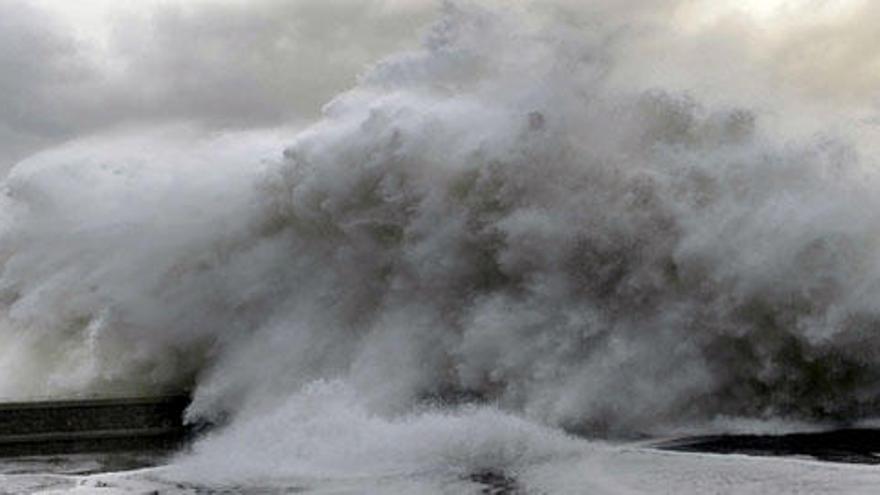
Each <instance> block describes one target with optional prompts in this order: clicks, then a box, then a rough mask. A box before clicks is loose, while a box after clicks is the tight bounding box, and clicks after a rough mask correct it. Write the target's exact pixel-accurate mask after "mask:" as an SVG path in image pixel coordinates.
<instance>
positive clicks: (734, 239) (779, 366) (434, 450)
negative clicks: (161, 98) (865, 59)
mask: <svg viewBox="0 0 880 495" xmlns="http://www.w3.org/2000/svg"><path fill="white" fill-rule="evenodd" d="M636 10H638V9H636ZM583 15H584V16H585V17H583V18H577V19H580V21H578V20H577V19H575V20H570V22H562V21H560V20H559V19H558V18H557V17H555V16H553V15H550V14H546V15H541V16H538V15H536V14H535V15H526V14H525V13H524V11H522V10H519V9H512V10H504V9H498V8H492V7H481V6H474V5H471V4H459V3H444V4H443V6H442V8H441V12H440V14H439V16H438V17H439V18H438V20H437V21H436V23H434V24H433V25H432V26H431V27H430V28H429V29H428V30H427V31H426V33H425V35H424V37H423V43H422V45H421V46H420V47H418V48H414V49H413V50H410V51H406V52H402V53H398V54H394V55H390V56H388V57H386V58H384V59H383V60H382V61H380V62H378V63H377V64H375V65H374V66H372V67H371V68H370V69H369V70H367V71H365V72H364V73H363V74H362V75H361V77H360V78H359V79H358V82H357V84H356V85H355V86H354V87H352V88H351V89H350V90H348V91H346V92H344V93H342V94H340V95H338V96H336V97H335V98H334V99H332V100H331V101H329V102H328V103H327V104H326V106H325V107H324V110H323V113H322V116H321V117H320V118H319V119H317V120H316V121H315V122H312V123H309V124H307V125H300V126H293V127H288V128H273V129H249V130H242V131H234V132H233V131H223V132H219V131H215V132H209V131H205V130H204V129H200V128H198V127H197V126H194V125H185V124H175V125H163V126H151V127H149V128H146V127H144V128H129V129H125V130H120V131H116V132H113V133H105V134H101V135H96V136H91V137H88V138H82V139H78V140H74V141H72V142H70V143H67V144H64V145H61V146H59V147H56V148H54V149H50V150H46V151H43V152H40V153H38V154H36V155H34V156H31V157H30V158H27V159H25V160H23V161H21V162H20V163H18V164H17V165H16V166H15V167H14V168H13V170H12V171H11V172H10V173H9V175H8V177H7V178H6V179H5V180H4V182H3V192H4V194H3V196H2V199H0V200H2V203H3V204H2V218H0V262H2V266H3V270H2V273H0V304H2V307H0V328H2V331H0V395H2V396H3V397H8V398H16V399H23V398H33V397H47V396H51V397H63V396H82V395H94V394H97V395H142V394H148V393H157V392H165V391H178V390H191V391H192V393H193V404H192V405H191V407H190V408H189V410H188V412H187V420H188V421H193V422H196V421H206V422H211V423H214V424H216V425H217V426H216V428H214V429H213V430H211V431H210V432H208V433H207V434H205V435H204V436H203V437H201V438H199V439H198V440H197V441H196V442H195V443H194V444H193V445H192V446H191V448H190V449H188V450H186V451H185V452H181V453H179V454H178V455H176V456H175V457H173V458H171V459H169V460H164V461H162V462H161V463H160V465H159V466H149V467H144V468H142V469H138V470H130V469H127V470H124V471H122V472H117V473H104V474H94V473H91V472H78V471H76V469H75V466H76V465H77V462H75V461H70V463H66V461H65V462H62V463H61V467H60V468H47V469H46V472H45V473H42V474H35V473H34V471H40V469H31V470H30V471H28V472H21V471H20V470H19V471H18V472H16V470H15V468H14V466H13V467H9V466H10V465H7V468H4V469H5V471H3V473H2V474H0V484H2V485H3V489H4V490H6V491H8V492H10V493H17V492H37V491H45V492H47V493H52V492H60V493H108V494H110V493H151V492H155V491H158V492H159V493H193V494H195V493H200V494H201V493H238V492H246V493H505V492H506V493H596V494H602V493H744V494H745V493H780V494H782V493H875V492H876V491H877V489H878V486H880V471H877V470H876V469H875V468H873V467H871V466H860V465H837V464H828V463H821V462H817V461H813V460H805V459H758V458H749V457H744V456H717V455H711V454H697V453H680V452H663V451H658V450H655V449H652V448H650V446H647V445H644V444H643V443H642V442H640V441H638V440H633V439H643V438H665V437H669V436H673V435H678V434H680V433H681V432H684V431H687V432H690V433H706V432H730V431H735V430H737V429H739V430H746V431H755V430H761V429H768V428H769V429H777V430H780V431H789V430H794V429H798V428H801V427H804V426H805V425H806V426H807V427H810V428H813V427H817V425H824V424H847V423H850V422H857V421H864V420H869V419H871V418H874V417H875V416H876V415H877V410H878V405H880V404H878V397H880V396H878V392H880V365H878V360H877V356H878V353H880V334H878V329H880V326H878V325H880V312H878V309H877V306H876V304H875V301H876V300H877V297H878V296H880V257H878V256H877V253H878V252H880V251H878V244H880V236H878V232H880V215H878V214H877V212H880V195H878V194H877V192H878V191H880V177H878V174H877V170H878V169H877V162H876V156H877V155H876V148H875V145H874V144H873V143H875V142H878V141H876V140H875V139H874V137H875V134H876V121H875V120H872V117H871V116H872V115H873V113H872V112H873V110H872V109H873V107H872V104H871V103H870V101H871V100H870V98H867V97H864V98H863V99H859V98H862V97H861V96H860V93H858V92H857V91H855V90H853V91H850V92H848V93H847V95H846V98H844V97H841V96H839V95H836V94H826V93H822V92H821V91H819V90H818V89H816V90H810V88H807V90H809V91H807V90H804V91H800V89H803V88H800V89H799V90H798V91H794V90H787V89H786V88H787V87H788V86H785V85H784V84H781V83H780V84H781V85H772V84H771V83H770V82H766V81H769V80H771V79H772V78H771V76H770V75H771V74H775V75H777V76H778V75H779V74H780V73H784V74H788V73H787V72H785V71H786V70H789V69H791V67H790V66H789V65H785V64H782V63H781V62H780V63H779V65H773V63H772V62H773V60H770V61H768V60H765V59H764V58H761V57H758V58H761V60H762V61H761V63H758V62H754V61H753V63H751V64H744V65H742V66H741V70H740V71H732V72H728V71H727V66H735V65H736V64H735V62H737V61H738V60H741V59H740V58H737V56H735V54H736V53H738V52H736V51H735V50H733V48H731V47H727V48H725V50H727V51H724V50H721V49H720V48H718V49H717V50H720V51H716V52H715V53H716V56H718V57H722V58H724V57H726V58H727V60H728V63H727V64H709V63H708V62H707V64H706V65H704V66H697V67H696V68H695V66H694V63H695V60H697V59H695V58H694V57H696V56H697V54H700V53H701V49H707V50H708V49H715V48H716V45H717V44H719V43H721V42H722V41H725V39H724V38H719V39H715V38H712V39H708V38H705V37H702V38H700V37H696V40H695V39H691V38H688V37H685V36H683V35H681V33H679V34H678V35H677V36H672V35H671V34H669V33H665V34H664V33H657V32H654V31H651V30H650V29H648V30H643V31H638V30H636V32H635V33H632V32H629V31H627V30H625V29H623V30H621V29H622V28H620V26H617V27H616V28H615V26H614V25H613V24H614V21H613V19H614V16H613V15H611V14H610V13H607V12H606V13H605V14H603V15H605V17H604V19H606V20H608V22H607V23H598V22H597V21H596V20H595V18H593V17H590V16H591V15H594V13H591V12H590V11H589V9H587V11H586V13H583ZM583 19H586V20H583ZM576 21H577V22H576ZM578 22H580V23H578ZM609 25H610V27H609ZM628 25H631V24H628ZM682 29H684V28H682ZM718 36H719V37H721V36H722V35H721V34H719V35H718ZM621 40H622V41H621ZM652 40H653V41H654V42H656V43H657V44H659V45H662V46H664V47H665V48H666V49H669V50H672V51H671V52H670V53H671V55H670V56H669V60H665V59H664V60H661V61H660V62H658V60H656V58H655V57H656V54H654V53H653V52H651V50H650V49H649V47H650V46H651V41H652ZM728 41H729V40H728ZM722 44H723V43H722ZM725 46H727V45H725ZM701 47H702V48H701ZM751 48H752V49H754V50H757V49H758V48H760V46H758V47H751ZM746 51H747V50H746ZM771 55H772V53H770V54H768V55H767V57H765V58H767V59H772V57H771ZM661 62H662V63H661ZM663 63H668V65H663ZM658 64H659V65H658ZM798 67H800V69H803V67H802V66H798ZM701 69H704V70H705V74H707V78H709V79H711V77H709V76H712V77H714V78H715V79H713V80H712V81H711V82H712V84H709V83H707V82H706V79H705V78H700V77H699V75H695V74H694V72H700V70H701ZM800 69H799V70H800ZM792 70H793V69H792ZM804 70H806V69H804ZM784 74H783V75H784ZM834 76H835V77H834V78H831V77H830V76H828V81H829V83H828V84H831V83H835V81H836V83H835V84H841V85H844V86H845V87H852V88H855V87H856V86H846V85H845V84H844V83H843V82H841V81H849V79H847V76H848V73H847V72H846V71H845V70H844V69H840V70H839V71H838V73H835V74H834ZM779 77H781V78H782V79H785V78H784V77H782V76H779ZM800 77H802V78H806V77H807V76H803V75H802V76H800ZM817 77H818V76H817ZM852 77H856V76H852ZM809 80H810V82H811V84H812V83H816V84H818V82H816V81H815V80H813V79H809ZM805 84H806V83H805ZM853 84H855V83H853ZM795 86H798V85H797V84H795ZM817 87H818V86H817ZM755 88H759V89H760V88H765V89H764V90H763V91H757V90H756V89H755ZM71 466H73V467H71ZM71 469H72V470H73V471H74V472H69V471H70V470H71ZM108 469H111V468H108ZM98 470H101V469H98ZM493 490H494V491H493Z"/></svg>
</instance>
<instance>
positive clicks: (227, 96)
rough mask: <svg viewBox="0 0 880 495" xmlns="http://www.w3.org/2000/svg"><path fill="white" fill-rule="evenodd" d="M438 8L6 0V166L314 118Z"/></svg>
mask: <svg viewBox="0 0 880 495" xmlns="http://www.w3.org/2000/svg"><path fill="white" fill-rule="evenodd" d="M435 12H436V7H435V6H434V5H432V4H431V3H430V2H411V1H410V2H407V1H387V0H386V1H363V0H343V1H325V0H296V1H273V0H254V1H247V2H244V1H223V0H220V1H217V0H215V1H203V0H190V1H186V2H184V1H150V0H138V1H124V0H122V1H115V2H110V1H100V0H91V1H90V0H81V1H76V2H68V1H65V0H57V1H52V0H45V1H40V0H30V1H29V0H0V168H8V166H9V164H10V163H11V162H13V161H15V160H16V159H20V158H22V157H23V156H25V155H27V154H28V153H30V152H32V151H34V150H35V149H39V148H41V147H44V146H48V145H51V144H53V143H56V142H59V141H62V140H65V139H68V138H70V137H73V136H79V135H84V134H89V133H92V132H96V131H99V130H101V129H105V128H108V127H115V126H120V125H125V124H133V123H149V122H167V121H180V120H185V121H190V122H196V123H199V124H204V125H206V126H218V127H260V126H274V125H279V124H281V123H285V122H289V121H291V120H294V121H295V120H298V119H308V118H310V117H313V116H314V115H315V114H317V113H318V112H319V111H320V107H321V105H322V104H323V103H325V102H326V101H327V100H328V99H329V98H331V97H332V96H333V95H334V94H336V93H338V92H339V91H340V90H343V89H345V88H347V87H350V86H351V85H352V84H354V82H355V80H356V76H357V75H358V74H359V73H361V72H362V71H363V70H365V68H366V67H368V66H369V64H370V63H372V62H374V61H376V60H377V59H378V58H380V57H381V56H382V55H383V54H386V53H389V52H393V51H396V50H400V49H403V48H406V47H411V46H416V45H417V44H418V39H419V33H420V31H421V29H422V28H423V27H424V25H425V24H426V23H427V22H429V21H430V19H431V17H432V16H433V15H434V14H435ZM352 40H357V42H356V43H354V42H352Z"/></svg>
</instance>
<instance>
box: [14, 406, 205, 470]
mask: <svg viewBox="0 0 880 495" xmlns="http://www.w3.org/2000/svg"><path fill="white" fill-rule="evenodd" d="M187 404H189V397H186V396H170V397H141V398H128V399H92V400H72V401H45V402H18V403H6V404H2V403H0V457H14V456H24V455H53V454H71V453H83V452H115V451H135V450H166V449H172V448H175V447H177V446H179V445H180V444H181V443H182V442H183V440H184V439H185V437H186V434H187V430H186V428H185V427H184V426H183V421H182V417H183V411H184V409H185V408H186V406H187Z"/></svg>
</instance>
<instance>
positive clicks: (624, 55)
mask: <svg viewBox="0 0 880 495" xmlns="http://www.w3.org/2000/svg"><path fill="white" fill-rule="evenodd" d="M471 1H477V2H478V3H484V4H495V5H496V6H497V5H499V4H500V5H504V6H505V8H510V7H511V6H512V5H514V4H515V5H520V6H521V5H524V4H527V5H529V6H530V7H531V13H532V14H534V13H535V12H538V11H541V10H543V11H544V12H545V13H546V12H549V11H564V12H566V15H561V16H560V15H558V12H557V13H556V14H555V15H556V16H557V18H559V19H564V20H565V21H566V22H571V23H576V22H582V27H583V28H584V32H585V33H586V32H587V31H588V30H589V29H592V28H595V27H596V26H598V25H600V24H602V25H606V27H607V26H613V25H615V23H617V24H618V25H622V24H626V23H628V24H630V26H632V25H633V23H637V22H638V19H645V18H652V19H653V22H654V28H657V27H661V28H662V29H653V30H642V31H639V30H635V29H631V30H630V31H629V34H630V35H632V34H633V33H638V34H636V35H632V36H631V37H630V38H628V39H627V40H626V41H625V42H622V43H620V45H619V46H618V47H617V48H615V49H614V50H611V53H612V55H613V56H614V57H616V60H615V63H616V66H615V68H616V70H617V71H618V72H617V73H618V74H619V75H620V77H621V78H622V79H629V80H642V81H643V80H645V79H646V78H648V79H649V80H650V81H651V82H656V84H657V85H658V86H664V87H669V88H672V89H681V88H685V89H687V90H689V91H699V90H700V84H703V86H704V88H706V89H705V91H704V92H705V93H707V94H711V93H712V91H713V89H712V88H713V84H715V85H716V86H720V85H721V84H722V83H723V86H724V87H725V88H732V87H738V88H741V89H742V91H743V92H749V91H750V92H751V94H750V95H749V97H750V98H751V101H757V99H756V98H755V97H754V96H755V94H757V93H760V94H761V96H763V97H765V98H767V99H778V98H779V94H778V93H777V91H776V89H779V88H782V87H783V86H785V88H787V89H786V91H788V90H792V89H793V90H795V91H801V92H804V93H809V94H810V95H811V98H814V99H816V101H826V102H830V104H831V105H832V106H839V105H840V104H842V103H844V102H846V101H850V102H852V101H856V102H857V103H858V104H859V105H861V106H863V107H864V106H866V104H870V105H874V106H876V101H877V88H878V87H880V52H878V50H876V47H877V46H878V45H880V30H878V29H877V28H876V26H877V25H878V23H880V2H875V1H873V0H871V1H868V0H834V1H829V0H547V1H530V0H471ZM441 3H442V2H441V0H436V1H434V0H78V1H69V0H0V170H5V169H7V168H8V167H9V166H10V165H11V164H12V163H13V162H15V161H16V160H18V159H21V158H23V157H25V156H27V155H28V154H29V153H32V152H33V151H35V150H38V149H40V148H43V147H46V146H51V145H53V144H55V143H58V142H61V141H64V140H66V139H70V138H72V137H77V136H83V135H88V134H93V133H95V132H100V131H102V130H105V129H108V128H113V127H118V126H124V125H130V124H150V123H165V122H169V121H174V122H178V121H187V122H193V123H196V124H199V125H204V126H206V127H209V128H254V127H272V126H277V125H280V124H285V123H290V122H295V121H298V120H303V119H310V118H313V117H314V116H315V115H317V114H318V113H319V111H320V108H321V106H322V104H324V103H326V102H327V101H328V100H329V99H330V98H332V96H333V95H335V94H337V93H339V92H340V91H341V90H344V89H346V88H349V87H351V86H352V85H353V84H354V83H355V81H356V78H357V76H358V74H361V73H363V72H364V71H365V70H367V69H368V67H369V66H370V64H372V63H374V62H376V61H378V60H379V59H381V58H382V57H383V56H384V55H387V54H389V53H393V52H396V51H399V50H401V49H411V48H414V47H417V46H418V44H419V40H420V37H421V35H422V33H423V32H424V28H425V26H426V25H428V24H430V23H431V22H432V20H434V19H435V18H436V17H437V16H438V12H439V10H440V9H439V5H440V4H441ZM571 13H577V14H578V15H576V16H572V15H569V14H571ZM651 16H653V17H651ZM645 33H648V34H645ZM695 39H696V40H697V42H696V43H695V42H694V41H695ZM673 66H674V67H675V69H674V70H673V69H670V67H673ZM769 79H774V80H773V81H770V80H769ZM734 80H739V81H740V84H738V85H737V84H733V83H732V81H734ZM716 83H717V84H716ZM777 83H778V84H777ZM774 84H777V85H776V86H774ZM781 91H782V90H781V89H780V92H781ZM716 93H717V92H716ZM823 98H824V100H823Z"/></svg>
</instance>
